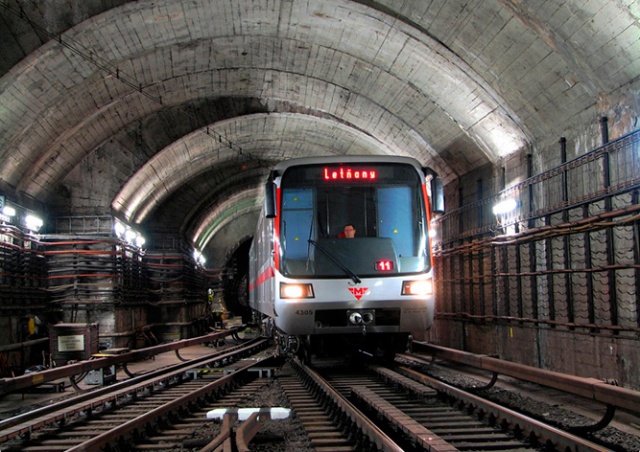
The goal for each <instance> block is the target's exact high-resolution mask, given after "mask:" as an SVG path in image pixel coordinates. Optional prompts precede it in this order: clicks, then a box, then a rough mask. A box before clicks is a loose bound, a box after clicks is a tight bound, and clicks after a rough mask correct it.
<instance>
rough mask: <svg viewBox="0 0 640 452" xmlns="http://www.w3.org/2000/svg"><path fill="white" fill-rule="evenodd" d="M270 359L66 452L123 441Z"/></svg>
mask: <svg viewBox="0 0 640 452" xmlns="http://www.w3.org/2000/svg"><path fill="white" fill-rule="evenodd" d="M268 359H271V357H266V358H263V359H262V360H253V361H250V362H248V363H246V364H244V365H242V366H240V367H239V368H237V369H236V370H235V372H233V373H230V374H227V375H225V376H223V377H220V378H219V379H217V380H215V381H214V382H212V383H209V384H207V385H205V386H202V387H201V388H198V389H196V390H195V391H192V392H190V393H189V394H186V395H184V396H182V397H179V398H177V399H175V400H172V401H170V402H168V403H166V404H164V405H162V406H160V407H158V408H154V409H152V410H150V411H148V412H146V413H145V414H143V415H141V416H138V417H136V418H135V419H132V420H130V421H127V422H124V423H123V424H120V425H118V426H117V427H115V428H113V429H112V430H109V431H108V432H104V433H101V434H99V435H97V436H95V437H93V438H91V439H89V440H88V441H85V442H83V443H82V444H79V445H77V446H75V447H71V448H69V449H67V452H85V451H86V452H93V451H96V450H100V449H101V448H104V447H107V446H109V445H112V444H114V443H117V442H118V441H120V440H122V439H125V438H126V437H127V436H128V435H130V434H131V433H132V432H133V431H135V430H137V429H141V428H144V427H145V426H146V425H149V424H153V423H154V422H156V421H157V420H158V419H159V418H161V417H163V416H165V415H167V414H168V413H170V412H172V411H175V410H177V409H179V408H181V407H184V406H186V405H188V404H189V403H191V402H194V401H196V400H198V399H199V398H201V397H204V396H206V395H207V394H209V393H211V392H213V391H215V390H216V389H218V388H220V387H223V386H225V385H226V384H228V383H231V382H232V381H233V380H235V379H237V378H239V377H240V376H241V375H243V374H244V373H246V372H248V371H249V369H251V368H252V367H255V366H258V365H260V363H261V362H262V361H266V360H268Z"/></svg>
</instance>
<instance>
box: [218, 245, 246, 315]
mask: <svg viewBox="0 0 640 452" xmlns="http://www.w3.org/2000/svg"><path fill="white" fill-rule="evenodd" d="M252 240H253V238H252V237H248V238H247V239H245V240H244V241H243V242H241V243H240V245H239V246H238V247H237V248H236V249H235V250H234V252H233V253H232V254H231V256H230V257H229V260H227V263H226V265H225V268H226V272H225V278H224V282H223V290H224V301H225V306H226V308H227V310H228V311H229V312H230V313H231V314H233V315H234V316H236V317H239V316H242V321H243V322H249V321H250V320H251V310H250V309H249V303H248V302H249V293H248V278H249V248H250V247H251V241H252Z"/></svg>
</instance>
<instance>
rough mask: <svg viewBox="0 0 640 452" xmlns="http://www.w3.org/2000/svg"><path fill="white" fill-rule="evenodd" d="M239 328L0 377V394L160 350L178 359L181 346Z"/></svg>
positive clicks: (200, 341) (221, 337)
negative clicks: (173, 353) (171, 353)
mask: <svg viewBox="0 0 640 452" xmlns="http://www.w3.org/2000/svg"><path fill="white" fill-rule="evenodd" d="M239 329H240V328H233V329H231V330H226V331H222V332H216V333H210V334H205V335H204V336H198V337H194V338H191V339H183V340H179V341H175V342H169V343H166V344H161V345H154V346H152V347H146V348H141V349H138V350H132V351H130V352H126V353H121V354H118V355H104V354H101V355H100V357H99V358H96V359H91V360H88V361H80V362H77V363H75V364H69V365H67V366H61V367H56V368H53V369H48V370H43V371H41V372H34V373H30V374H25V375H21V376H19V377H14V378H4V379H2V380H0V396H2V395H4V394H8V393H11V392H14V391H18V390H21V389H25V388H29V387H33V386H38V385H41V384H43V383H47V382H50V381H54V380H58V379H60V378H67V377H69V378H72V377H73V376H76V375H80V374H83V373H86V372H89V371H92V370H98V369H104V368H107V367H110V366H117V365H120V364H125V365H126V363H129V362H133V361H140V360H143V359H146V358H150V357H152V356H155V355H158V354H160V353H164V352H169V351H175V352H176V355H177V356H178V358H180V359H181V357H180V355H179V350H180V349H181V348H185V347H191V346H194V345H200V344H204V343H206V342H214V341H217V340H220V339H223V338H225V337H227V336H233V335H237V333H238V330H239ZM125 371H126V370H125ZM127 373H128V372H127Z"/></svg>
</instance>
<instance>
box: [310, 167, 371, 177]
mask: <svg viewBox="0 0 640 452" xmlns="http://www.w3.org/2000/svg"><path fill="white" fill-rule="evenodd" d="M322 175H323V177H324V179H325V180H375V179H376V178H377V177H378V171H377V170H374V169H366V168H364V169H361V168H349V167H343V166H340V167H335V168H330V167H324V168H323V169H322Z"/></svg>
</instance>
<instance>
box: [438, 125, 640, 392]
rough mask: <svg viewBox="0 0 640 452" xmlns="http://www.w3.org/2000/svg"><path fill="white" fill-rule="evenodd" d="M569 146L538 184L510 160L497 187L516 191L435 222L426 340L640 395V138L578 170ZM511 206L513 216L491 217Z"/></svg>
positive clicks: (519, 162) (558, 151)
mask: <svg viewBox="0 0 640 452" xmlns="http://www.w3.org/2000/svg"><path fill="white" fill-rule="evenodd" d="M603 122H604V125H605V126H606V121H603ZM565 146H566V142H565V141H563V140H561V141H560V142H559V143H558V144H557V147H556V148H555V149H552V150H548V151H547V153H548V154H549V155H551V154H552V155H553V158H549V159H548V166H547V167H545V168H544V169H543V170H542V171H540V172H535V173H534V171H533V169H534V168H535V167H536V166H539V162H538V163H536V162H535V161H534V160H533V159H532V157H531V156H530V155H521V156H518V157H516V158H514V161H515V163H512V165H511V167H512V168H513V167H518V168H519V171H513V170H510V171H502V172H500V171H498V172H497V178H496V180H499V179H501V178H502V182H504V180H505V173H509V174H510V179H511V180H513V181H516V182H515V183H512V184H506V185H507V188H505V189H504V190H502V191H499V192H498V193H497V194H496V195H493V196H486V197H480V196H477V198H478V199H477V200H476V201H473V202H467V203H465V204H464V206H463V207H460V208H458V209H453V210H452V211H450V212H448V213H447V214H446V215H445V216H443V217H442V218H440V219H439V220H438V232H439V240H440V241H439V242H438V243H437V244H436V253H435V265H436V280H437V309H436V310H437V314H436V317H437V318H436V322H435V326H434V328H433V329H432V330H431V331H430V332H429V333H428V340H431V341H433V342H436V343H439V344H441V345H444V346H450V347H454V348H459V349H462V350H466V351H470V352H474V353H480V354H489V355H497V356H499V357H501V358H504V359H508V360H512V361H515V362H520V363H523V364H527V365H532V366H537V367H541V368H545V369H549V370H554V371H559V372H567V373H572V374H576V375H581V376H585V377H595V378H601V379H608V380H616V381H618V382H619V383H620V384H622V385H624V386H627V387H632V388H636V389H637V388H640V374H638V373H637V372H634V371H633V369H634V368H637V366H638V364H640V343H639V342H638V335H639V333H640V307H639V306H638V292H639V291H640V269H639V265H638V264H639V262H640V202H639V199H640V131H635V132H631V133H629V134H627V135H624V136H622V137H620V138H618V139H616V140H612V141H606V142H604V144H603V145H601V146H598V147H596V148H595V149H593V150H591V151H588V152H584V153H583V154H582V155H577V156H575V157H573V158H571V157H570V156H568V155H567V154H568V152H567V149H566V147H565ZM537 158H538V160H539V159H540V157H537ZM517 173H519V174H521V176H522V177H520V178H517V177H516V174H517ZM471 181H473V179H472V178H468V182H471ZM492 182H495V181H492ZM498 184H500V183H498ZM482 186H483V184H482V183H479V182H478V181H473V184H471V183H468V184H467V188H468V190H467V191H470V189H471V188H473V189H475V190H476V191H477V190H479V188H480V187H482ZM484 186H485V188H486V186H491V183H485V184H484ZM463 191H464V190H460V189H459V190H458V192H459V194H460V192H463ZM471 198H473V196H471V197H469V196H468V195H467V201H469V199H471ZM506 198H513V199H515V200H516V201H517V208H516V209H515V210H514V211H511V212H508V213H504V214H497V215H496V214H494V213H493V212H492V207H493V206H494V205H495V204H497V203H498V202H499V201H502V200H504V199H506Z"/></svg>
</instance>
